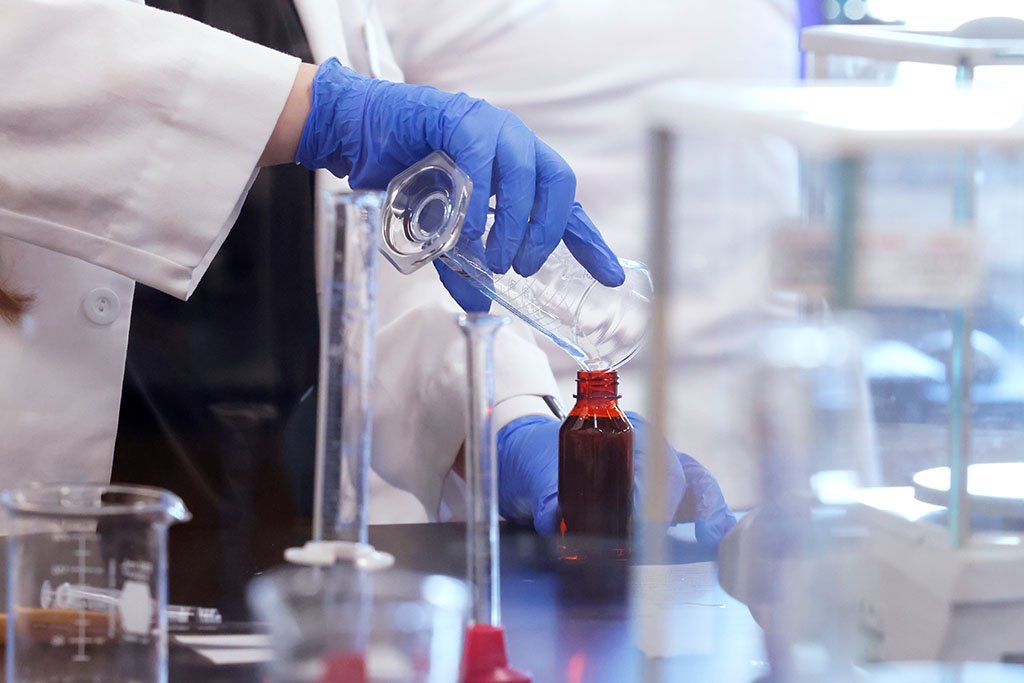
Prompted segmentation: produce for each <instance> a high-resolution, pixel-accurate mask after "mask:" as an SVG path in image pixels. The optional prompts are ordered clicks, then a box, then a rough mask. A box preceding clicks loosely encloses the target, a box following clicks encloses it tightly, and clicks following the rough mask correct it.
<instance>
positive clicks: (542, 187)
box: [512, 140, 576, 277]
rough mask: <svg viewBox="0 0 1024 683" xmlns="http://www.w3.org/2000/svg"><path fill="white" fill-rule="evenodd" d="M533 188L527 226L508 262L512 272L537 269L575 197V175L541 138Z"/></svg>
mask: <svg viewBox="0 0 1024 683" xmlns="http://www.w3.org/2000/svg"><path fill="white" fill-rule="evenodd" d="M536 151H537V155H536V156H537V189H536V195H535V201H534V205H533V214H532V216H531V217H530V225H529V229H528V230H527V232H526V237H525V238H524V239H523V242H522V245H521V246H520V247H519V252H518V253H517V254H516V256H515V259H513V261H512V266H513V267H514V268H515V270H516V272H517V273H519V274H520V275H522V276H523V277H529V276H531V275H533V274H534V273H536V272H537V271H538V270H540V267H541V266H542V265H544V261H546V260H547V258H548V256H550V255H551V252H553V251H554V250H555V247H557V246H558V243H559V242H561V241H562V235H564V234H565V227H566V224H567V223H568V221H569V214H570V213H571V212H572V204H573V198H574V197H575V196H576V175H575V174H574V173H573V172H572V169H571V168H569V164H568V163H566V161H565V159H563V158H562V157H560V156H559V155H558V152H556V151H555V150H553V149H552V148H551V147H550V146H548V145H547V144H546V143H545V142H544V141H543V140H537V141H536Z"/></svg>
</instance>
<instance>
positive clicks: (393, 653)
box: [248, 565, 469, 683]
mask: <svg viewBox="0 0 1024 683" xmlns="http://www.w3.org/2000/svg"><path fill="white" fill-rule="evenodd" d="M248 596H249V604H250V606H251V608H252V610H253V612H254V613H255V614H256V615H257V616H258V617H259V618H260V619H261V620H263V621H266V622H267V623H269V624H270V637H271V638H270V639H271V643H272V646H273V648H274V657H273V660H272V662H271V664H270V671H269V672H268V673H269V674H270V677H271V680H274V681H281V682H287V683H303V682H305V681H317V682H318V683H341V682H344V683H363V682H365V681H376V682H387V683H407V682H408V683H434V682H435V681H436V682H438V683H440V682H442V681H445V682H447V681H455V680H458V675H459V659H460V656H461V653H462V637H463V629H464V627H465V621H466V614H467V611H468V608H469V590H468V588H467V587H466V585H465V584H464V583H463V582H461V581H458V580H457V579H453V578H450V577H447V576H434V575H427V574H418V573H415V572H408V571H402V570H397V569H390V570H388V571H385V572H380V573H368V572H363V571H360V570H358V569H356V568H354V567H352V566H349V565H337V566H333V567H284V568H280V569H277V570H274V571H271V572H268V573H267V574H264V575H263V576H260V577H257V578H256V579H254V580H253V581H252V583H251V584H250V585H249V590H248Z"/></svg>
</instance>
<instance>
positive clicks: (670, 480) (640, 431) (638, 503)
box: [626, 411, 687, 522]
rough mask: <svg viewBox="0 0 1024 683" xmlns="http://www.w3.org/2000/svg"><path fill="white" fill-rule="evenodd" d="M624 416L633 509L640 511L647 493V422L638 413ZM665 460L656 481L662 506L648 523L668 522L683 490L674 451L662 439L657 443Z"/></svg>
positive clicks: (681, 469) (683, 478)
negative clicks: (630, 441)
mask: <svg viewBox="0 0 1024 683" xmlns="http://www.w3.org/2000/svg"><path fill="white" fill-rule="evenodd" d="M626 417H627V418H629V423H630V424H631V425H632V426H633V509H634V510H638V511H639V510H643V505H644V502H643V501H644V500H645V499H646V497H647V495H648V494H647V491H646V490H645V489H644V482H645V472H646V470H647V467H648V466H649V465H650V455H649V453H650V451H649V441H648V439H649V434H648V431H649V430H648V429H647V422H646V421H645V420H644V418H643V417H641V416H640V415H639V414H638V413H635V412H632V411H627V412H626ZM659 441H660V442H661V444H662V448H663V449H664V451H663V452H664V454H665V457H664V459H663V461H662V463H661V467H662V470H661V471H660V472H658V473H657V474H658V476H659V478H660V479H661V480H662V481H664V482H665V489H664V490H665V498H664V500H663V501H662V502H663V505H662V506H661V508H660V509H659V510H656V511H655V513H654V514H655V516H656V518H655V519H652V520H649V521H661V522H667V521H671V520H673V519H674V517H675V513H676V510H677V508H678V507H679V503H680V502H681V501H682V499H683V493H684V492H685V491H686V484H687V481H686V474H685V472H684V471H683V467H682V465H681V464H680V462H679V458H678V457H677V456H676V452H675V450H674V449H673V448H672V447H671V446H670V445H669V444H668V442H667V441H665V440H664V439H660V440H659Z"/></svg>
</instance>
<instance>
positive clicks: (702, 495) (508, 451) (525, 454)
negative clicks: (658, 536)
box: [498, 412, 736, 546]
mask: <svg viewBox="0 0 1024 683" xmlns="http://www.w3.org/2000/svg"><path fill="white" fill-rule="evenodd" d="M627 416H628V417H629V421H630V424H632V426H633V480H634V488H633V490H634V496H633V507H634V510H639V509H640V507H641V505H642V499H643V489H642V482H643V478H644V474H643V472H644V467H645V465H646V461H647V458H646V452H647V448H648V434H647V431H648V428H647V423H646V421H645V420H644V419H643V418H642V417H641V416H640V415H638V414H636V413H632V412H631V413H627ZM560 427H561V423H560V422H558V421H557V420H554V419H552V418H549V417H540V416H533V415H529V416H526V417H521V418H519V419H517V420H513V421H512V422H510V423H509V424H507V425H505V426H504V427H502V428H501V430H499V431H498V506H499V510H500V512H501V514H502V515H503V516H504V517H505V518H507V519H513V520H515V521H517V522H520V523H529V522H531V521H532V522H533V525H534V528H536V529H537V531H538V532H539V533H541V534H545V535H551V534H554V533H555V531H556V530H557V525H558V430H559V428H560ZM661 442H662V444H663V447H664V448H665V449H666V454H667V456H668V457H667V458H666V459H665V462H666V471H665V472H663V473H661V476H662V477H664V479H665V482H666V490H667V493H668V495H667V496H666V507H665V509H664V510H662V512H661V513H660V516H661V519H662V520H663V521H674V522H688V521H693V522H695V527H696V535H697V541H698V542H699V543H700V544H701V545H705V546H716V545H717V544H718V542H719V541H720V540H721V539H722V537H723V536H725V534H726V532H728V531H729V529H731V528H732V527H733V526H734V525H735V524H736V518H735V517H734V516H733V514H732V512H731V511H730V510H729V506H728V505H726V503H725V498H724V497H723V496H722V491H721V489H720V488H719V486H718V482H717V481H715V478H714V477H713V476H711V473H710V472H708V470H707V469H706V468H704V467H703V466H702V465H701V464H700V463H699V462H697V461H696V460H694V459H693V458H691V457H690V456H688V455H686V454H685V453H679V452H677V451H676V450H675V449H673V448H672V447H671V446H669V444H668V443H667V442H665V441H664V439H661Z"/></svg>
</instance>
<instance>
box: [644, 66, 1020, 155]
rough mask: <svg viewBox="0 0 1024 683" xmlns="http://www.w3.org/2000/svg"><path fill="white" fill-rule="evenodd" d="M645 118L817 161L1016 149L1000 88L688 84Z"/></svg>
mask: <svg viewBox="0 0 1024 683" xmlns="http://www.w3.org/2000/svg"><path fill="white" fill-rule="evenodd" d="M645 111H646V115H647V123H648V126H649V128H650V129H652V130H655V131H658V130H661V131H666V132H669V133H671V134H679V133H682V132H684V131H698V130H704V131H715V132H722V133H732V134H739V135H745V136H757V135H769V136H777V137H781V138H785V139H787V140H791V141H792V142H793V143H795V144H796V145H798V146H799V147H801V148H802V149H804V150H805V151H807V152H810V153H820V154H845V153H850V152H860V151H863V152H868V151H870V150H872V149H879V150H881V149H895V148H899V149H908V150H921V149H935V150H939V149H943V148H945V149H962V148H963V147H965V146H979V147H981V146H995V145H997V146H1001V147H1013V148H1019V147H1022V146H1024V120H1022V119H1024V92H1018V91H1015V90H1010V89H1003V88H987V87H985V88H982V87H976V88H972V89H969V90H968V89H958V88H953V87H948V88H894V87H880V86H877V85H849V84H848V83H844V84H843V85H832V84H822V83H806V84H800V83H785V84H778V85H744V84H722V83H704V82H697V81H688V82H680V83H677V84H675V85H673V86H670V87H666V88H663V89H661V90H659V91H658V92H657V93H655V94H653V95H652V97H651V98H650V99H649V100H648V101H647V103H646V107H645Z"/></svg>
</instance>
